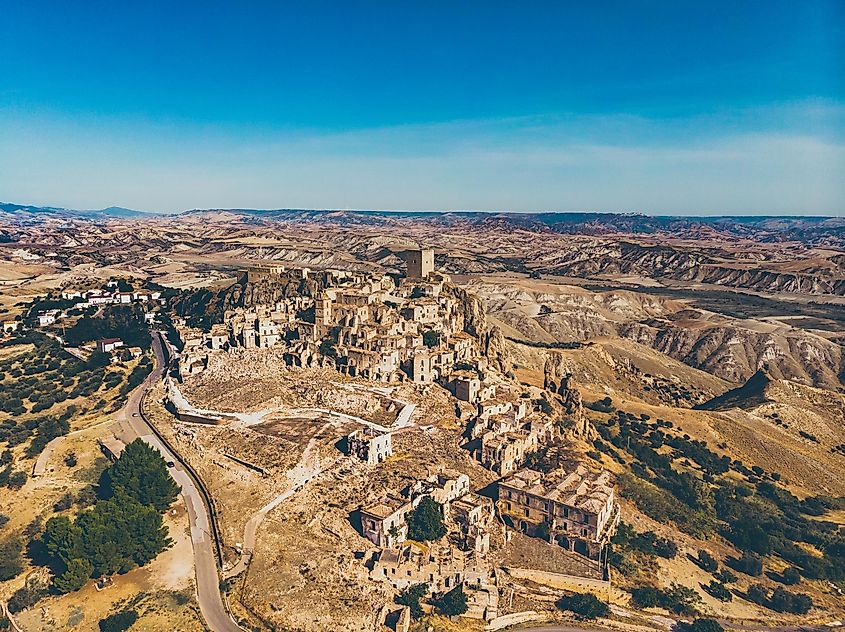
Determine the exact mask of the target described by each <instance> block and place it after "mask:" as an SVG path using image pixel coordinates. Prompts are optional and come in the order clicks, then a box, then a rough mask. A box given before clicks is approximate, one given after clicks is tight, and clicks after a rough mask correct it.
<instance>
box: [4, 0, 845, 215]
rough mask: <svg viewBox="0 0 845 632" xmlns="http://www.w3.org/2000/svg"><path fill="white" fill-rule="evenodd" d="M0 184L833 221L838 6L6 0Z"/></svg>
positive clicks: (167, 206) (197, 198) (839, 166)
mask: <svg viewBox="0 0 845 632" xmlns="http://www.w3.org/2000/svg"><path fill="white" fill-rule="evenodd" d="M135 5H138V6H135ZM0 200H4V201H16V202H27V203H37V204H50V205H59V206H69V207H75V208H95V207H102V206H108V205H111V204H117V205H122V206H129V207H132V208H140V209H145V210H165V211H172V210H183V209H187V208H202V207H252V208H280V207H308V208H382V209H435V210H436V209H444V210H445V209H481V210H513V211H521V210H526V211H535V210H559V211H586V210H598V211H643V212H650V213H661V214H666V213H677V214H690V213H701V214H714V213H797V214H800V213H814V214H819V213H824V214H837V215H840V214H845V2H841V1H839V0H832V1H830V2H821V1H812V0H803V1H801V2H796V1H789V2H778V1H776V0H767V1H765V2H764V1H759V2H737V1H732V2H717V1H716V2H714V1H708V2H703V1H702V2H682V1H671V2H670V1H668V0H666V1H661V2H656V1H655V2H637V1H633V0H632V1H627V2H623V1H620V2H592V3H584V2H579V3H574V2H573V3H568V2H548V3H546V2H510V3H506V2H493V1H488V2H471V1H467V2H436V1H430V2H424V3H422V2H421V3H396V2H361V3H328V2H327V3H320V2H308V3H303V2H290V3H283V2H267V3H224V2H205V3H187V2H185V3H176V2H166V3H165V2H161V3H157V2H145V3H120V2H96V3H95V2H74V3H65V2H61V3H59V2H56V3H45V2H38V1H35V0H30V1H29V2H10V1H7V0H0Z"/></svg>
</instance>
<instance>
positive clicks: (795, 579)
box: [780, 566, 801, 586]
mask: <svg viewBox="0 0 845 632" xmlns="http://www.w3.org/2000/svg"><path fill="white" fill-rule="evenodd" d="M780 581H781V582H782V583H784V584H786V585H787V586H794V585H795V584H797V583H799V582H800V581H801V573H800V572H799V570H798V569H797V568H795V567H794V566H790V567H789V568H787V569H786V570H785V571H783V573H781V576H780Z"/></svg>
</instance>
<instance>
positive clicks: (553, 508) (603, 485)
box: [497, 463, 619, 559]
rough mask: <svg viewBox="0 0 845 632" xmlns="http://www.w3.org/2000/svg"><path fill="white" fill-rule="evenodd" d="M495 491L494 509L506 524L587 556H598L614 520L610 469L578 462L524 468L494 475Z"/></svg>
mask: <svg viewBox="0 0 845 632" xmlns="http://www.w3.org/2000/svg"><path fill="white" fill-rule="evenodd" d="M498 490H499V500H498V502H497V508H498V510H499V513H500V514H501V515H502V518H503V519H504V520H505V522H506V523H509V524H510V526H512V527H513V528H515V529H518V530H520V531H523V532H525V533H529V534H533V535H542V536H543V537H548V539H549V541H550V542H554V543H557V544H559V545H560V546H562V547H564V548H566V549H569V550H572V551H576V552H577V553H580V554H581V555H584V556H586V557H589V558H591V559H601V556H602V552H603V551H604V547H605V545H606V544H607V543H608V542H609V541H610V538H611V536H612V535H613V534H614V532H615V531H616V527H617V526H618V524H619V505H618V503H617V502H616V496H615V492H614V482H613V476H612V474H611V473H610V472H609V471H607V470H599V471H593V470H590V469H588V468H587V466H586V465H584V464H583V463H581V464H578V465H577V466H575V467H574V468H572V469H571V470H568V471H567V470H563V469H559V470H555V471H553V472H549V473H548V474H543V473H542V472H538V471H535V470H531V469H524V470H521V471H519V472H517V473H515V474H512V475H511V476H508V477H507V478H504V479H502V480H500V481H499V482H498ZM546 534H548V535H547V536H546Z"/></svg>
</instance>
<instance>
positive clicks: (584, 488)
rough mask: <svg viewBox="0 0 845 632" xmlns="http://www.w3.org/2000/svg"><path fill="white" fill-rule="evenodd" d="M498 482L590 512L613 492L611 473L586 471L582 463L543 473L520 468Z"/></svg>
mask: <svg viewBox="0 0 845 632" xmlns="http://www.w3.org/2000/svg"><path fill="white" fill-rule="evenodd" d="M502 482H503V483H504V484H505V485H508V486H509V487H513V488H515V489H521V490H523V491H525V492H526V493H529V494H531V495H533V496H537V497H541V498H546V499H549V500H553V501H556V502H559V503H562V504H565V505H568V506H570V507H576V508H578V509H582V510H584V511H587V512H590V513H598V512H599V511H601V510H602V509H603V508H604V507H605V505H606V504H607V500H608V498H609V497H610V496H611V495H612V494H613V475H612V474H611V473H610V472H609V471H608V470H600V471H594V470H590V469H588V468H587V466H586V465H584V464H583V463H580V464H578V466H577V467H575V468H574V469H572V470H570V471H567V470H565V469H559V470H554V471H552V472H549V473H548V474H545V475H544V474H543V473H542V472H538V471H536V470H531V469H524V470H520V471H519V472H516V473H515V474H513V475H512V476H510V477H509V478H507V479H505V480H504V481H502Z"/></svg>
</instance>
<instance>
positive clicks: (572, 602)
mask: <svg viewBox="0 0 845 632" xmlns="http://www.w3.org/2000/svg"><path fill="white" fill-rule="evenodd" d="M557 607H558V608H560V609H561V610H567V611H569V612H574V613H575V615H576V616H577V618H579V619H595V618H597V617H607V616H609V615H610V606H608V605H607V604H606V603H604V602H603V601H601V600H600V599H599V598H598V597H596V596H595V595H593V594H592V593H574V594H571V595H564V596H563V597H561V598H560V599H558V601H557Z"/></svg>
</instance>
